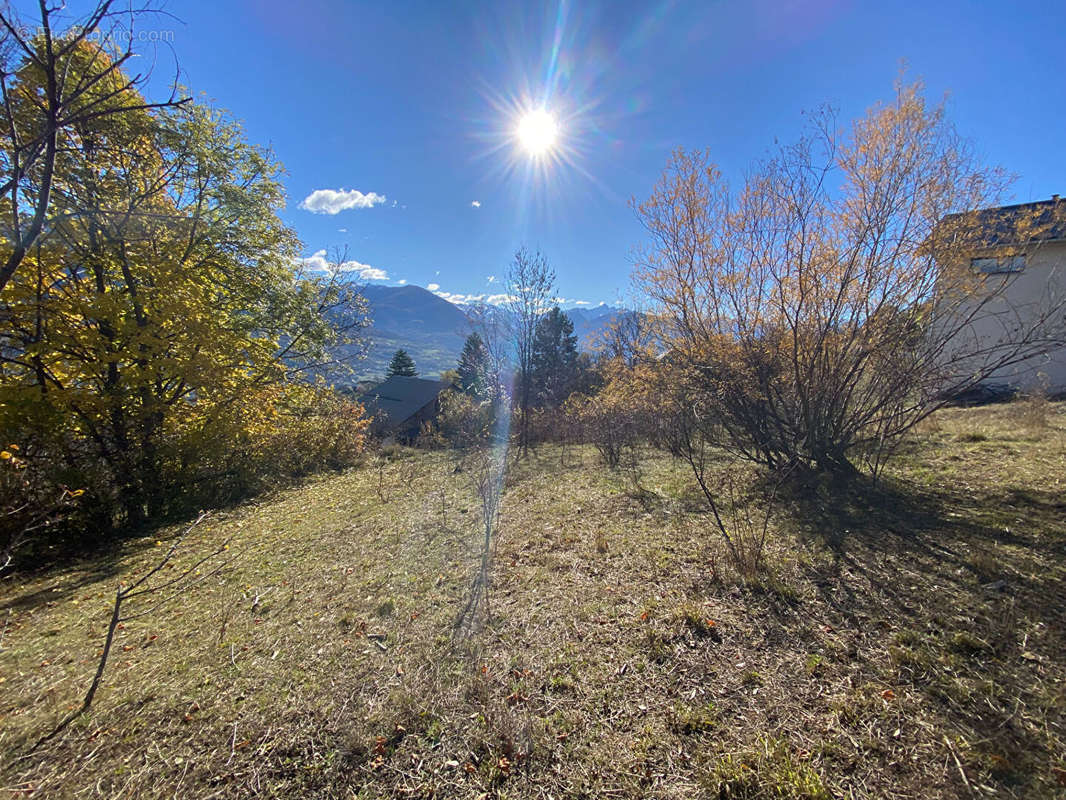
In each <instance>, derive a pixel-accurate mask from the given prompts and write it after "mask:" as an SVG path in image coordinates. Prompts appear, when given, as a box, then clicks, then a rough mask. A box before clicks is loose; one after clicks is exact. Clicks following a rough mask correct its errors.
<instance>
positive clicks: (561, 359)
mask: <svg viewBox="0 0 1066 800" xmlns="http://www.w3.org/2000/svg"><path fill="white" fill-rule="evenodd" d="M577 363H578V353H577V336H575V335H574V323H573V322H571V321H570V318H569V317H568V316H567V315H566V314H564V313H563V312H562V311H561V310H560V309H559V306H554V307H552V309H551V310H550V311H549V312H548V313H547V314H545V315H544V316H543V317H541V318H540V320H539V321H538V322H537V328H536V333H535V334H534V336H533V353H532V359H531V376H530V378H531V380H530V383H531V386H532V391H533V396H534V400H535V402H536V404H537V405H538V406H540V407H542V408H556V407H558V406H559V405H561V404H562V402H563V401H564V400H566V398H567V397H568V396H569V395H570V393H571V391H572V390H573V386H574V382H575V379H576V377H577Z"/></svg>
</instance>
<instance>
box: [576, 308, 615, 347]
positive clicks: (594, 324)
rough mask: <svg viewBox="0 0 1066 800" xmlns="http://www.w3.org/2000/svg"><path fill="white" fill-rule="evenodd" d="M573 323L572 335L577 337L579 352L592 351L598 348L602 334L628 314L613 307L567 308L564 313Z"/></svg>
mask: <svg viewBox="0 0 1066 800" xmlns="http://www.w3.org/2000/svg"><path fill="white" fill-rule="evenodd" d="M564 313H565V314H566V316H568V317H570V321H571V322H572V323H574V335H575V336H577V346H578V349H579V350H586V351H592V350H596V349H598V348H599V346H600V345H601V344H602V342H601V341H600V340H601V339H602V338H603V334H604V333H605V332H606V331H607V330H608V329H609V328H610V327H611V326H612V325H614V324H615V323H616V322H618V320H620V319H621V318H622V317H623V315H625V314H628V313H630V312H628V311H626V310H625V309H624V308H615V307H614V306H607V305H603V306H594V307H592V308H568V309H566V311H565V312H564Z"/></svg>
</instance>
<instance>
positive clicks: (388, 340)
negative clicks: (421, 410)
mask: <svg viewBox="0 0 1066 800" xmlns="http://www.w3.org/2000/svg"><path fill="white" fill-rule="evenodd" d="M363 295H364V296H365V297H366V299H367V300H368V301H369V303H370V312H371V317H372V319H373V326H372V327H371V328H370V330H369V331H368V332H367V335H368V337H369V339H370V350H369V353H368V355H367V358H366V359H365V360H364V361H361V362H357V363H356V364H355V365H354V369H355V376H354V380H363V379H373V378H380V377H382V376H383V375H384V373H385V368H386V366H388V363H389V360H390V359H391V358H392V355H393V353H395V352H396V351H397V350H398V349H400V348H403V349H404V350H406V351H407V352H408V353H409V354H410V355H411V357H412V358H413V359H414V361H415V364H416V365H417V367H418V371H419V374H420V375H424V376H427V377H435V376H438V375H440V373H441V372H442V371H443V370H447V369H454V368H455V365H456V362H457V361H458V359H459V353H460V352H461V351H462V348H463V341H464V340H465V339H466V337H467V335H468V334H469V333H470V330H471V329H470V323H469V321H468V320H467V317H466V314H465V313H464V312H463V310H462V307H461V306H457V305H454V304H453V303H450V302H448V301H447V300H445V299H443V298H441V297H438V296H437V295H435V294H433V292H430V291H428V290H426V289H423V288H422V287H420V286H377V285H370V286H367V287H366V288H365V289H363ZM566 313H567V315H568V316H569V317H570V319H571V320H572V321H573V323H574V333H575V334H576V335H577V337H578V346H579V347H580V348H581V349H582V350H592V349H593V348H594V347H595V345H596V344H597V338H598V337H599V335H600V333H601V332H602V331H603V330H605V329H606V327H607V326H608V325H610V324H612V323H613V322H614V321H615V320H617V318H618V315H619V314H620V313H622V311H621V309H617V308H613V307H611V306H597V307H596V308H588V309H580V308H579V309H569V310H567V311H566Z"/></svg>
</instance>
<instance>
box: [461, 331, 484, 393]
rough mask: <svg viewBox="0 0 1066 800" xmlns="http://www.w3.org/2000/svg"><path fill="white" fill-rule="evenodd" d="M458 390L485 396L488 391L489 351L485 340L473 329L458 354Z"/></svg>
mask: <svg viewBox="0 0 1066 800" xmlns="http://www.w3.org/2000/svg"><path fill="white" fill-rule="evenodd" d="M456 371H457V372H458V373H459V390H460V391H462V392H464V393H465V394H468V395H471V396H473V397H485V396H487V395H488V393H489V380H490V379H489V374H490V372H491V370H490V369H489V351H488V349H487V348H486V347H485V342H484V341H483V340H482V338H481V337H480V336H479V335H478V334H477V332H476V331H475V332H474V333H471V334H470V335H469V336H467V337H466V342H464V343H463V352H462V353H460V354H459V366H458V367H457V370H456Z"/></svg>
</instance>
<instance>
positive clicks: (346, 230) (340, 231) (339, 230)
mask: <svg viewBox="0 0 1066 800" xmlns="http://www.w3.org/2000/svg"><path fill="white" fill-rule="evenodd" d="M347 232H348V229H347V228H337V233H347Z"/></svg>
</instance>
